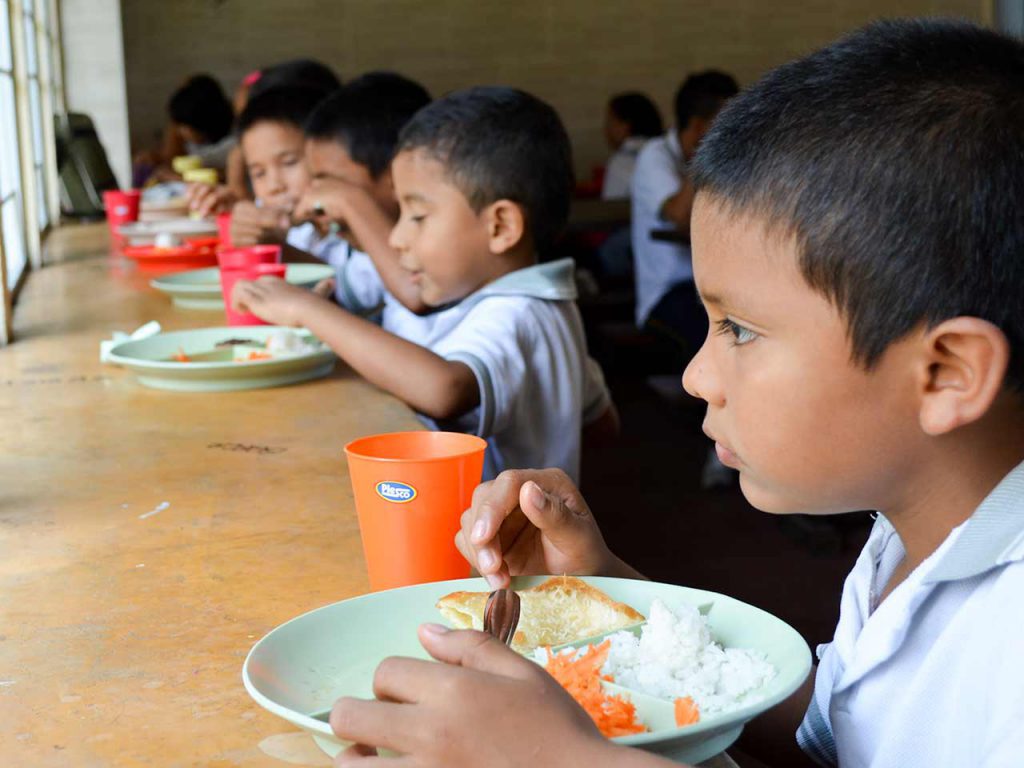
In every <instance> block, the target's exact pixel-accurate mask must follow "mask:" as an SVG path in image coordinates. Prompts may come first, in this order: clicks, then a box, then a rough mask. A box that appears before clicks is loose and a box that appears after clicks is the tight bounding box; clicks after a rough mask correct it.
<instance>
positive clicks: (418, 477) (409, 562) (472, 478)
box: [345, 432, 487, 591]
mask: <svg viewBox="0 0 1024 768" xmlns="http://www.w3.org/2000/svg"><path fill="white" fill-rule="evenodd" d="M486 448H487V441H486V440H482V439H481V438H479V437H475V436H473V435H465V434H462V433H459V432H394V433H391V434H384V435H371V436H369V437H364V438H361V439H359V440H354V441H352V442H351V443H349V444H348V445H346V446H345V454H346V456H347V457H348V474H349V477H350V478H351V480H352V492H353V496H354V498H355V503H356V514H357V515H358V516H359V532H360V534H361V535H362V539H363V554H364V555H365V557H366V571H367V574H368V575H369V577H370V589H372V590H374V591H377V590H381V589H393V588H394V587H404V586H407V585H409V584H422V583H424V582H428V581H444V580H446V579H464V578H467V577H468V576H469V563H468V562H466V560H465V558H463V557H462V555H461V554H459V550H458V549H456V547H455V534H456V533H458V532H459V527H460V522H461V518H462V513H463V512H464V511H465V510H467V509H469V507H470V505H471V503H472V501H473V490H474V489H475V488H476V487H477V485H479V484H480V478H481V475H482V474H483V468H484V450H485V449H486Z"/></svg>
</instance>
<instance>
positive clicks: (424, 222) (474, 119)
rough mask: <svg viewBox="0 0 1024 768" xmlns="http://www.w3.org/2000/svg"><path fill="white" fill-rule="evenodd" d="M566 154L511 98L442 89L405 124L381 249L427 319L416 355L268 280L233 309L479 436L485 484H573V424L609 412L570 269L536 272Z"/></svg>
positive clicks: (554, 230) (568, 167)
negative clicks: (519, 472) (389, 228)
mask: <svg viewBox="0 0 1024 768" xmlns="http://www.w3.org/2000/svg"><path fill="white" fill-rule="evenodd" d="M570 154H571V153H570V148H569V140H568V137H567V135H566V133H565V129H564V128H563V127H562V124H561V122H560V121H559V119H558V116H557V115H556V114H555V112H554V110H552V109H551V108H550V107H549V106H548V105H546V104H544V103H543V102H541V101H539V100H538V99H536V98H534V97H532V96H529V95H528V94H525V93H523V92H521V91H515V90H512V89H509V88H475V89H470V90H467V91H461V92H458V93H455V94H452V95H450V96H448V97H446V98H444V99H441V100H440V101H438V102H435V103H434V104H432V105H430V106H428V107H426V108H424V109H422V110H421V111H419V112H418V113H417V114H416V116H415V117H414V118H413V120H412V121H411V122H410V123H409V125H407V126H406V128H405V129H404V131H403V133H402V137H401V140H400V142H399V152H398V154H397V156H396V158H395V160H394V162H393V164H392V174H393V178H394V183H395V190H396V193H397V195H398V199H399V202H400V206H401V216H400V218H399V221H398V224H397V225H396V226H395V228H394V230H393V232H392V233H391V238H390V243H391V246H392V247H393V248H394V249H395V250H396V251H397V252H398V253H399V258H400V262H401V268H402V269H404V270H405V271H406V272H407V273H408V275H409V279H410V281H411V282H412V283H413V284H414V285H415V286H416V287H417V288H418V290H419V292H420V296H421V300H422V301H423V302H424V303H425V304H427V305H428V306H430V307H436V308H438V311H437V312H436V313H435V314H434V315H433V316H432V318H431V324H430V326H429V328H426V329H421V334H422V336H423V339H422V343H423V345H422V346H421V345H420V344H414V343H412V342H410V341H407V340H406V339H403V338H400V337H399V336H396V335H394V334H391V333H389V332H387V331H385V330H383V329H381V328H379V327H377V326H376V325H373V324H371V323H369V322H367V321H365V320H363V319H361V318H358V317H356V316H354V315H352V314H349V313H348V312H346V311H345V310H344V309H341V308H340V307H337V306H334V305H332V304H329V303H328V302H325V301H322V300H319V299H317V297H315V296H312V295H311V294H309V293H308V292H303V291H297V290H294V289H293V287H292V286H288V285H287V284H286V283H284V282H283V281H281V280H260V281H257V282H240V283H239V284H238V287H236V289H235V293H234V303H235V305H236V306H239V307H246V308H247V309H248V310H249V311H252V312H254V313H256V314H258V315H259V316H260V317H263V318H264V319H266V320H268V321H270V322H274V323H278V324H284V325H301V326H305V327H306V328H308V329H309V330H311V331H312V332H313V333H314V334H316V335H317V336H318V337H319V338H321V339H322V340H323V341H325V342H326V343H327V344H329V345H330V346H331V348H332V349H334V350H335V352H337V353H338V355H339V356H340V357H341V358H342V359H343V360H345V361H346V362H347V363H348V364H349V365H351V366H352V367H353V368H354V369H355V370H356V371H357V372H359V373H360V374H361V375H363V376H364V377H365V378H367V379H369V380H370V381H371V382H373V383H375V384H377V385H378V386H380V387H382V388H383V389H385V390H387V391H389V392H391V393H392V394H394V395H396V396H397V397H399V398H401V399H402V400H404V401H405V402H406V403H408V404H409V405H410V406H412V407H413V408H414V409H415V410H416V411H417V412H419V413H420V414H422V415H423V416H424V417H425V418H426V420H427V423H428V424H429V425H431V426H436V427H443V428H447V429H456V430H460V431H466V432H473V433H475V434H479V435H481V436H483V437H485V438H486V439H487V440H488V451H487V457H486V464H485V472H484V473H485V476H487V477H493V476H494V475H495V474H496V473H497V472H499V471H500V470H501V469H503V468H506V467H526V466H536V465H538V464H542V463H547V464H550V463H553V464H554V465H556V466H559V467H562V468H563V469H564V470H565V471H566V472H567V473H569V474H570V475H571V476H574V477H575V476H577V475H578V470H579V461H580V436H581V431H582V425H583V423H584V421H586V420H591V419H593V418H594V416H595V415H601V414H609V413H612V411H611V405H610V399H609V397H608V394H607V391H606V390H605V389H604V387H603V382H602V383H601V386H600V387H599V388H594V387H588V383H595V382H596V379H594V378H593V377H590V376H588V366H589V362H588V358H587V355H586V342H585V339H584V335H583V328H582V323H581V321H580V317H579V312H578V310H577V308H576V304H575V301H574V299H575V284H574V281H573V276H572V273H573V268H572V262H571V260H568V259H566V260H562V261H559V262H553V263H550V264H543V265H538V264H537V263H536V260H537V259H536V253H537V250H538V249H540V248H544V247H547V246H548V245H549V244H550V243H551V242H553V241H554V239H555V237H556V236H557V235H558V233H559V232H560V230H561V229H562V227H563V226H564V224H565V221H566V218H567V216H568V209H569V195H570V191H571V189H572V164H571V158H570ZM588 389H590V390H591V391H588ZM608 418H611V417H608Z"/></svg>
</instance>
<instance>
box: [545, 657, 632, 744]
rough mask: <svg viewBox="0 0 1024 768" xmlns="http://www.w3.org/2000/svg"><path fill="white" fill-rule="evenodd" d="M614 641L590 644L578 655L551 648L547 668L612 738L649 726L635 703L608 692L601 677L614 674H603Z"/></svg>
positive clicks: (606, 677)
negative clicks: (640, 717) (556, 651)
mask: <svg viewBox="0 0 1024 768" xmlns="http://www.w3.org/2000/svg"><path fill="white" fill-rule="evenodd" d="M610 647H611V642H610V641H608V640H605V641H604V642H603V643H601V644H600V645H592V646H590V647H589V648H588V649H587V651H586V653H584V654H582V655H581V656H580V657H579V658H573V655H574V654H553V653H551V649H550V648H549V649H548V661H547V664H546V665H545V669H547V671H548V672H549V673H550V674H551V676H552V677H553V678H555V680H557V681H558V682H559V684H560V685H561V686H562V687H563V688H565V690H567V691H568V692H569V693H570V694H571V695H572V697H573V698H574V699H576V701H577V703H578V704H579V705H580V706H581V707H583V709H584V710H585V711H586V713H587V714H588V715H590V719H591V720H593V721H594V724H595V725H597V728H598V730H600V731H601V733H603V734H604V735H605V736H607V737H608V738H609V739H610V738H614V737H615V736H627V735H629V734H632V733H643V732H644V731H646V730H647V728H646V726H644V725H643V723H640V722H638V721H637V719H636V706H635V705H634V704H633V702H631V701H629V700H628V699H624V698H623V697H622V696H614V695H611V694H608V693H605V691H604V689H603V688H602V687H601V680H602V679H603V680H607V681H609V682H613V679H612V676H611V675H602V674H601V667H602V666H604V663H605V661H606V660H607V658H608V649H609V648H610Z"/></svg>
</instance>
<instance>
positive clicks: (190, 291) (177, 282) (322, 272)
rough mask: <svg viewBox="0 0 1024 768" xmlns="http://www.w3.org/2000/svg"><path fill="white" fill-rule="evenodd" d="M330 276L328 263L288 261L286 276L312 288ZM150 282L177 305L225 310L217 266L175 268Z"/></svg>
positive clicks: (331, 268)
mask: <svg viewBox="0 0 1024 768" xmlns="http://www.w3.org/2000/svg"><path fill="white" fill-rule="evenodd" d="M328 277H334V267H332V266H330V265H329V264H289V265H288V272H287V274H286V275H285V280H287V281H288V282H289V283H292V284H293V285H299V286H302V287H303V288H312V287H313V286H314V285H316V284H317V283H319V282H320V281H321V280H326V279H327V278H328ZM149 284H150V285H151V286H152V287H153V288H156V289H157V290H158V291H161V292H162V293H166V294H167V295H168V296H170V297H171V300H172V301H173V302H174V306H176V307H181V308H182V309H202V310H210V311H214V310H216V311H219V312H223V311H224V299H223V297H222V296H221V293H220V270H219V269H217V267H208V268H206V269H190V270H189V271H187V272H176V273H174V274H171V275H164V276H162V277H158V278H155V279H153V280H150V281H149Z"/></svg>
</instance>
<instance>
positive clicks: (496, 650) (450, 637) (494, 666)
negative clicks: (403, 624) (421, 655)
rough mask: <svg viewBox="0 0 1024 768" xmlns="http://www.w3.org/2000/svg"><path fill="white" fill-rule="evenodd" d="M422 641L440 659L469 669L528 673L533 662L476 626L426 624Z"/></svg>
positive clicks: (519, 674)
mask: <svg viewBox="0 0 1024 768" xmlns="http://www.w3.org/2000/svg"><path fill="white" fill-rule="evenodd" d="M419 637H420V642H421V643H422V644H423V647H424V648H425V649H426V650H427V652H428V653H429V654H430V655H431V656H433V657H434V658H435V659H437V660H438V661H443V662H445V663H447V664H453V665H455V666H458V667H465V668H466V669H475V670H478V671H480V672H490V673H491V674H494V675H504V676H506V677H520V678H521V677H525V676H526V675H527V674H529V673H531V672H532V671H533V668H534V666H535V665H534V663H533V662H532V661H528V660H527V659H526V658H524V657H523V656H520V655H519V654H518V653H516V652H515V651H513V650H512V649H511V648H508V647H507V646H506V645H505V644H504V643H502V642H500V641H499V640H498V639H497V638H494V637H491V636H490V635H488V634H487V633H485V632H478V631H476V630H473V629H463V630H450V629H448V628H447V627H445V626H442V625H440V624H423V625H421V626H420V629H419Z"/></svg>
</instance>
